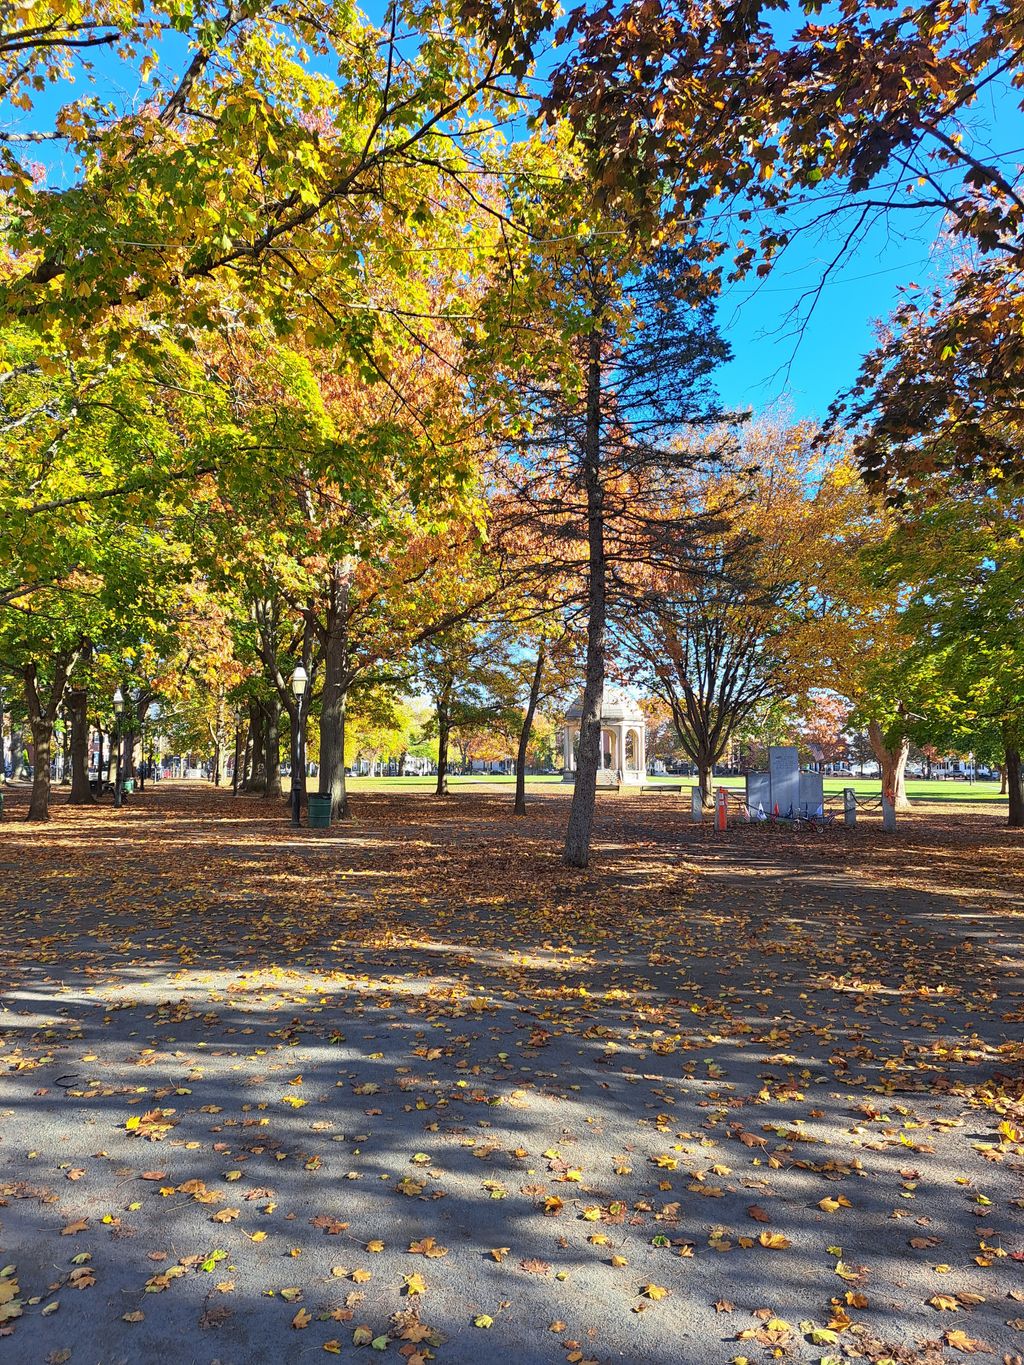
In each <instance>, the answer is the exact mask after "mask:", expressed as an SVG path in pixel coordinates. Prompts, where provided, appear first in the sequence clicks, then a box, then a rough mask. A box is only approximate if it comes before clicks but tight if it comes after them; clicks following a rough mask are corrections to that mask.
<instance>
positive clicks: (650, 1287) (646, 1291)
mask: <svg viewBox="0 0 1024 1365" xmlns="http://www.w3.org/2000/svg"><path fill="white" fill-rule="evenodd" d="M640 1293H641V1294H643V1295H644V1296H645V1297H646V1298H648V1299H654V1300H655V1301H657V1300H658V1299H665V1298H668V1293H669V1291H668V1290H667V1289H665V1288H664V1286H662V1285H660V1284H645V1285H641V1286H640Z"/></svg>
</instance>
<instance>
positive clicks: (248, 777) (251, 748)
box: [244, 697, 267, 792]
mask: <svg viewBox="0 0 1024 1365" xmlns="http://www.w3.org/2000/svg"><path fill="white" fill-rule="evenodd" d="M266 728H267V718H266V713H265V711H264V709H263V703H262V702H261V701H259V700H258V699H257V698H256V697H250V699H249V744H248V745H247V746H246V762H247V763H248V764H249V767H248V770H247V771H246V772H245V773H244V784H245V790H246V791H249V792H262V791H266V789H267V770H266Z"/></svg>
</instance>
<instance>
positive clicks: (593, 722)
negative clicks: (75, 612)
mask: <svg viewBox="0 0 1024 1365" xmlns="http://www.w3.org/2000/svg"><path fill="white" fill-rule="evenodd" d="M583 481H584V486H585V488H586V492H587V547H588V550H589V556H588V560H589V562H588V566H587V662H586V680H585V685H584V688H583V711H582V714H581V716H580V740H579V754H578V757H577V760H576V782H575V785H574V786H573V789H572V805H571V807H570V809H569V824H568V828H567V829H566V832H565V861H566V862H567V863H568V864H569V866H570V867H586V865H587V862H588V861H589V858H590V836H591V831H592V830H593V826H594V807H595V804H596V801H597V770H598V767H599V766H600V761H601V703H602V700H603V697H604V655H605V637H606V634H607V584H606V576H607V565H606V562H605V553H604V486H603V484H602V481H601V333H600V330H598V329H595V330H594V331H593V332H592V333H591V335H590V343H589V356H588V364H587V424H586V437H585V450H584V466H583Z"/></svg>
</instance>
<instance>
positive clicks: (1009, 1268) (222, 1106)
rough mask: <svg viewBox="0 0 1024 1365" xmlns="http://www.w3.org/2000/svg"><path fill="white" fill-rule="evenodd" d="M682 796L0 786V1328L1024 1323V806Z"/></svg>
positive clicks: (450, 1342)
mask: <svg viewBox="0 0 1024 1365" xmlns="http://www.w3.org/2000/svg"><path fill="white" fill-rule="evenodd" d="M21 799H22V798H20V797H19V796H16V798H15V800H14V802H13V803H9V807H8V809H9V812H10V811H11V810H12V806H13V813H14V814H17V812H18V803H19V800H21ZM686 799H688V798H686ZM683 801H684V798H680V797H676V796H672V795H664V796H661V795H659V796H651V795H644V796H642V797H638V796H630V797H620V798H616V797H604V798H602V800H601V804H600V814H599V833H598V841H597V849H596V855H595V859H594V863H593V865H592V867H591V868H590V869H589V870H588V871H586V872H582V873H574V872H570V871H569V870H567V869H566V868H564V867H563V866H562V864H561V862H560V858H559V835H560V831H561V828H562V825H563V823H564V818H565V814H566V810H567V805H566V799H565V796H564V794H563V793H562V792H561V791H551V790H547V791H546V792H545V793H544V794H543V795H539V796H538V797H537V799H536V800H535V801H534V803H533V807H532V812H531V814H530V815H529V816H528V817H526V818H525V819H523V820H519V821H515V820H513V818H512V817H511V816H510V814H509V810H508V796H507V795H501V796H498V795H493V796H484V795H481V794H479V793H474V794H466V795H460V796H457V797H454V798H451V799H449V800H447V801H442V802H438V801H435V800H432V799H430V798H428V797H424V796H421V795H419V794H412V793H406V794H399V795H396V796H394V797H393V798H387V797H383V796H377V795H372V796H366V797H362V798H360V801H359V807H358V811H357V816H356V819H355V820H354V821H353V822H352V823H351V824H350V825H347V826H345V827H342V828H336V829H334V830H332V831H330V832H329V833H327V834H324V835H318V834H315V833H310V832H308V831H302V832H301V833H299V834H297V835H296V834H293V833H292V832H291V831H290V830H289V828H288V826H287V824H286V823H284V819H283V816H282V813H281V812H280V811H279V810H277V809H276V808H275V809H274V810H273V811H272V812H269V813H268V810H267V804H266V803H265V802H261V801H259V800H255V799H247V798H243V799H238V800H236V799H233V798H232V797H231V796H230V795H229V794H227V793H224V794H221V793H216V792H212V791H211V790H210V789H207V788H202V789H201V788H198V787H189V786H187V785H184V784H182V785H171V784H167V785H165V786H163V787H161V788H160V789H158V790H157V791H156V792H152V793H146V794H145V795H144V796H142V797H140V798H138V799H136V801H135V802H134V804H133V805H132V806H131V807H130V808H129V809H127V810H125V811H123V812H120V813H115V812H113V811H112V810H109V809H99V810H95V811H88V812H80V811H73V810H70V809H68V808H58V810H57V813H56V818H55V820H54V821H53V822H52V824H51V825H50V826H48V827H46V828H44V829H40V828H39V827H33V826H28V825H24V824H21V823H15V822H14V821H13V820H11V819H8V820H7V821H6V822H5V823H4V825H3V826H2V828H0V884H2V886H3V889H4V906H5V910H4V921H3V922H4V933H3V935H2V936H0V1076H2V1088H0V1265H2V1266H4V1267H6V1269H3V1270H2V1272H0V1338H4V1337H6V1338H7V1339H6V1340H3V1339H0V1357H4V1358H7V1359H11V1360H18V1361H19V1362H20V1361H25V1362H40V1363H41V1362H64V1361H71V1362H74V1363H75V1365H78V1363H79V1362H82V1363H87V1365H94V1363H95V1362H102V1363H103V1365H115V1362H118V1361H131V1362H135V1361H155V1360H168V1361H175V1362H187V1361H197V1362H203V1365H208V1363H209V1362H213V1361H220V1362H223V1365H246V1363H247V1362H263V1361H269V1360H273V1361H275V1362H278V1361H280V1362H300V1361H301V1362H306V1361H311V1360H313V1359H315V1358H319V1357H321V1356H322V1355H323V1354H324V1353H327V1354H328V1355H331V1354H339V1355H341V1356H343V1357H347V1358H354V1357H356V1356H358V1355H359V1354H360V1352H362V1354H363V1356H364V1358H365V1359H367V1360H371V1359H378V1358H383V1359H393V1360H395V1361H396V1362H398V1361H400V1360H402V1359H404V1360H405V1361H407V1362H408V1365H421V1362H423V1361H425V1360H432V1359H436V1360H437V1361H438V1362H439V1363H440V1365H468V1363H469V1362H480V1361H490V1360H492V1359H494V1360H508V1361H515V1362H517V1363H522V1365H529V1363H531V1362H538V1365H540V1363H542V1362H554V1363H558V1362H567V1363H568V1365H577V1362H583V1361H597V1362H602V1365H603V1362H611V1361H622V1360H625V1361H637V1362H639V1361H643V1362H646V1363H647V1365H680V1363H681V1362H682V1365H703V1362H708V1363H709V1365H717V1363H718V1362H723V1363H724V1362H729V1361H733V1360H734V1359H736V1358H740V1359H742V1358H744V1357H745V1358H747V1359H749V1360H750V1361H751V1362H755V1361H761V1360H767V1359H772V1358H785V1359H792V1360H796V1361H805V1362H806V1361H821V1360H827V1361H830V1360H837V1361H843V1360H846V1359H859V1360H870V1361H883V1360H892V1361H896V1362H939V1361H952V1360H956V1361H960V1360H965V1359H966V1358H967V1357H968V1356H969V1355H972V1354H974V1355H976V1356H978V1358H979V1359H981V1360H984V1359H986V1358H991V1359H994V1360H997V1361H1002V1360H1004V1359H1008V1360H1011V1361H1015V1360H1017V1359H1018V1358H1019V1357H1020V1356H1021V1355H1022V1354H1024V1273H1022V1269H1024V1218H1022V1212H1024V1181H1022V1179H1021V1174H1022V1171H1024V1105H1022V1103H1021V1097H1022V1094H1024V1047H1022V1044H1021V1041H1020V1040H1021V1036H1022V1032H1024V970H1022V969H1024V957H1022V948H1021V937H1022V936H1021V930H1022V927H1024V909H1022V900H1021V894H1020V888H1021V874H1022V872H1024V841H1022V839H1021V837H1020V836H1019V835H1014V834H1011V833H1009V832H1008V831H1006V830H1005V829H1004V828H1003V826H1002V824H1001V822H1000V818H999V816H998V815H997V814H996V813H994V812H993V813H980V812H977V811H975V812H957V811H951V810H950V809H948V808H944V809H943V810H942V811H941V812H939V813H937V814H936V813H932V814H927V815H915V816H914V817H912V818H911V819H910V820H909V821H906V822H905V823H904V824H903V826H902V828H901V832H900V833H899V834H898V835H897V836H896V837H895V838H891V839H888V840H886V839H885V838H884V836H882V834H881V833H880V831H879V830H878V828H877V826H876V825H872V824H865V825H862V826H861V827H860V828H858V830H857V831H856V832H853V833H851V832H846V831H841V830H834V831H831V832H829V833H828V834H825V835H814V834H792V833H790V832H787V831H783V830H780V829H764V828H760V829H739V830H736V831H733V832H730V833H729V834H728V835H726V836H724V837H723V836H715V835H714V834H713V833H712V831H711V830H710V829H709V828H707V827H703V828H697V827H694V826H692V825H690V824H689V823H688V822H687V820H686V818H685V808H684V806H683V804H682V802H683ZM375 1352H377V1353H379V1355H378V1354H375ZM986 1352H987V1353H988V1356H986Z"/></svg>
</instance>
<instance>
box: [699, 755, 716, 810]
mask: <svg viewBox="0 0 1024 1365" xmlns="http://www.w3.org/2000/svg"><path fill="white" fill-rule="evenodd" d="M713 767H714V764H712V763H707V762H699V763H698V764H697V787H698V789H699V791H700V803H701V805H702V806H708V805H710V804H711V771H712V768H713Z"/></svg>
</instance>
